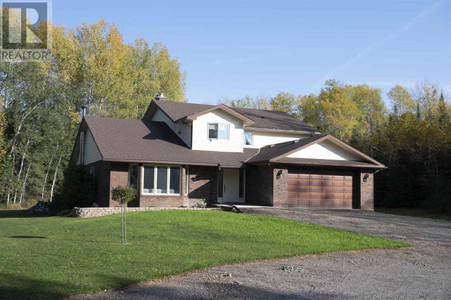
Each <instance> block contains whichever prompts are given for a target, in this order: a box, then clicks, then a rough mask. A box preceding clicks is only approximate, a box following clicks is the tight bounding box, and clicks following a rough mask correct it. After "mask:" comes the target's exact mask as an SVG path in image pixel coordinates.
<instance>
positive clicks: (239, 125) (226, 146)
mask: <svg viewBox="0 0 451 300" xmlns="http://www.w3.org/2000/svg"><path fill="white" fill-rule="evenodd" d="M209 123H218V124H228V125H229V139H228V140H220V139H211V140H210V139H209V138H208V124H209ZM192 126H193V139H192V140H193V145H192V149H193V150H206V151H220V152H242V151H243V139H244V131H243V121H242V120H240V119H237V118H235V117H234V116H232V115H230V114H228V113H226V112H224V111H222V110H220V109H217V110H214V111H211V112H209V113H206V114H204V115H201V116H199V117H197V119H196V120H194V121H193V125H192Z"/></svg>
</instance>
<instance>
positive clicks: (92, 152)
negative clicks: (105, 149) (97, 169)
mask: <svg viewBox="0 0 451 300" xmlns="http://www.w3.org/2000/svg"><path fill="white" fill-rule="evenodd" d="M99 160H102V155H101V154H100V151H99V148H98V147H97V145H96V143H95V141H94V138H93V137H92V134H91V131H90V130H87V131H86V135H85V151H84V159H83V161H84V164H85V165H89V164H92V163H93V162H96V161H99Z"/></svg>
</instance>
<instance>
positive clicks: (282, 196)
mask: <svg viewBox="0 0 451 300" xmlns="http://www.w3.org/2000/svg"><path fill="white" fill-rule="evenodd" d="M279 171H281V174H280V175H277V174H278V173H279ZM272 175H273V182H274V193H273V199H274V200H273V206H279V207H285V206H287V204H286V202H287V200H288V169H286V168H274V170H273V172H272Z"/></svg>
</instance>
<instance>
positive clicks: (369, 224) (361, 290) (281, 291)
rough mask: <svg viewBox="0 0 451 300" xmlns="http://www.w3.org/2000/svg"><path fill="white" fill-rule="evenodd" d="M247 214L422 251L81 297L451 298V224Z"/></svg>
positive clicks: (201, 276) (335, 258)
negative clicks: (396, 242) (342, 231)
mask: <svg viewBox="0 0 451 300" xmlns="http://www.w3.org/2000/svg"><path fill="white" fill-rule="evenodd" d="M243 210H245V212H246V213H257V214H265V215H272V216H281V217H285V218H289V219H292V220H296V221H302V222H311V223H317V224H322V225H327V226H332V227H337V228H342V229H346V230H350V231H355V232H361V233H365V234H369V235H374V236H381V237H387V238H391V239H396V240H402V241H406V242H410V243H412V244H414V245H415V246H414V247H411V248H403V249H395V250H366V251H348V252H336V253H329V254H322V255H307V256H301V257H294V258H289V259H282V260H273V261H262V262H254V263H246V264H240V265H227V266H220V267H214V268H211V269H208V270H203V271H199V272H195V273H190V274H187V275H181V276H175V277H172V278H169V279H165V280H161V281H152V282H148V283H141V284H139V285H137V286H134V287H132V288H128V289H124V290H118V291H108V292H105V293H97V294H91V295H83V296H79V297H75V299H193V298H195V299H218V298H220V299H230V298H238V299H332V298H333V299H362V298H364V299H451V222H438V221H433V220H429V219H422V218H413V217H404V216H394V215H388V214H380V213H375V212H365V211H358V210H323V209H317V210H314V209H279V208H245V209H243Z"/></svg>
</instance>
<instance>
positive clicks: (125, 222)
mask: <svg viewBox="0 0 451 300" xmlns="http://www.w3.org/2000/svg"><path fill="white" fill-rule="evenodd" d="M124 242H125V244H127V203H124Z"/></svg>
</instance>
